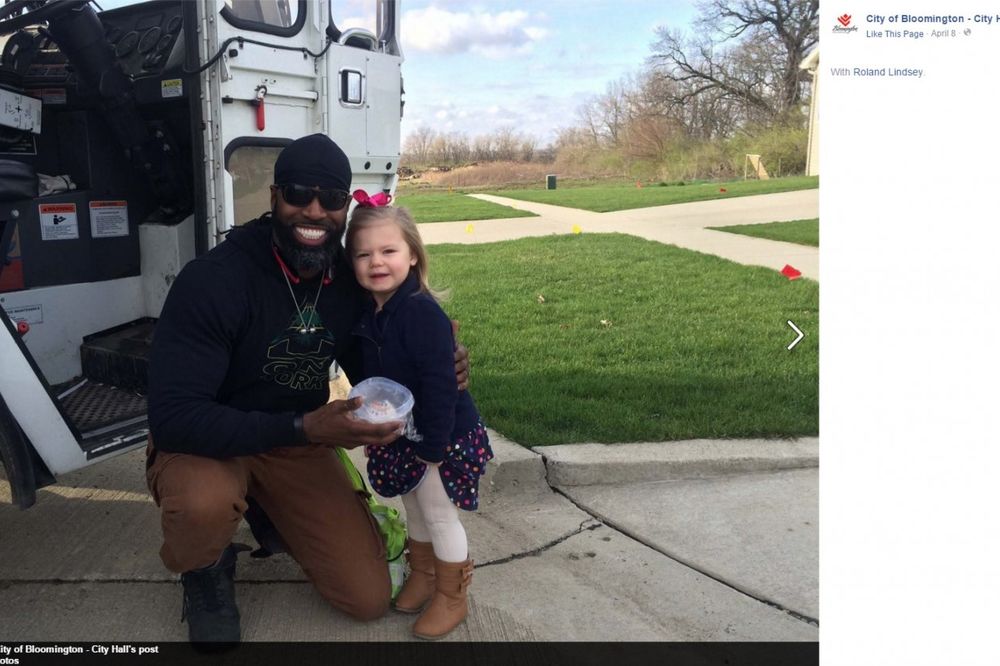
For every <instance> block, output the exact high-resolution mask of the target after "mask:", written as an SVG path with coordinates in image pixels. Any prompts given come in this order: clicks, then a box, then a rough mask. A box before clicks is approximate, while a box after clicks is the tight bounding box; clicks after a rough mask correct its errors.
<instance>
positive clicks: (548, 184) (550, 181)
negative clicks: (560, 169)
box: [545, 173, 556, 190]
mask: <svg viewBox="0 0 1000 666" xmlns="http://www.w3.org/2000/svg"><path fill="white" fill-rule="evenodd" d="M545 189H547V190H554V189H556V176H555V174H552V173H550V174H549V175H547V176H545Z"/></svg>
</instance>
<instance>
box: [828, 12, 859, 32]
mask: <svg viewBox="0 0 1000 666" xmlns="http://www.w3.org/2000/svg"><path fill="white" fill-rule="evenodd" d="M851 18H852V17H851V15H850V14H841V15H840V16H838V17H837V25H835V26H833V31H834V32H855V31H857V29H858V26H856V25H851Z"/></svg>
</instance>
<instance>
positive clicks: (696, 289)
mask: <svg viewBox="0 0 1000 666" xmlns="http://www.w3.org/2000/svg"><path fill="white" fill-rule="evenodd" d="M430 253H431V255H432V259H431V269H432V270H431V278H432V283H434V284H435V285H436V286H439V287H450V288H451V290H452V297H451V299H450V300H449V301H447V302H446V303H445V304H444V307H445V309H446V310H447V311H448V312H449V314H450V315H451V316H452V317H453V318H455V319H458V320H459V321H460V323H461V326H462V328H461V333H460V338H461V340H462V341H463V342H464V343H465V344H466V345H467V346H468V347H469V349H470V354H471V357H472V366H473V369H472V382H471V391H472V395H473V397H474V398H475V400H476V402H477V404H478V405H479V408H480V411H481V412H482V414H483V417H484V419H485V421H486V423H487V425H489V426H490V427H493V428H495V429H496V430H498V431H499V432H501V433H503V434H504V435H506V436H508V437H510V438H512V439H513V440H514V441H516V442H518V443H519V444H522V445H525V446H535V445H544V444H566V443H579V442H637V441H661V440H675V439H692V438H702V437H710V438H726V437H787V436H797V435H815V434H817V433H818V428H819V425H818V394H819V384H818V367H819V362H818V319H819V314H818V310H819V305H818V304H819V286H818V285H817V284H816V283H815V282H813V281H811V280H795V281H789V280H787V279H786V278H785V277H783V276H782V275H780V274H779V273H777V272H776V271H772V270H768V269H765V268H756V267H749V266H742V265H739V264H735V263H732V262H729V261H725V260H723V259H719V258H717V257H713V256H709V255H704V254H700V253H697V252H692V251H689V250H683V249H679V248H676V247H673V246H668V245H663V244H660V243H656V242H652V241H646V240H642V239H638V238H634V237H632V236H626V235H622V234H582V235H575V236H551V237H545V238H528V239H521V240H515V241H506V242H502V243H492V244H484V245H434V246H432V247H431V248H430ZM788 319H791V320H793V321H794V322H795V323H796V325H798V326H799V328H801V329H802V330H803V331H805V332H806V337H805V339H803V340H802V342H800V343H799V344H798V346H797V347H796V348H795V349H794V350H793V351H791V352H789V351H788V350H787V349H786V346H787V344H788V343H789V342H791V340H792V339H793V338H794V337H795V335H794V333H792V331H791V329H790V328H789V327H788V325H787V324H786V321H787V320H788Z"/></svg>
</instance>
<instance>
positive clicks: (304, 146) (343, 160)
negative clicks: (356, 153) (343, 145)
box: [274, 134, 351, 192]
mask: <svg viewBox="0 0 1000 666" xmlns="http://www.w3.org/2000/svg"><path fill="white" fill-rule="evenodd" d="M274 183H275V185H288V184H292V183H294V184H296V185H304V186H306V187H322V188H325V189H338V190H344V191H348V192H349V191H350V190H351V162H350V160H348V159H347V155H345V154H344V151H343V150H341V149H340V146H338V145H337V144H335V143H334V142H333V140H332V139H330V137H328V136H326V135H325V134H313V135H311V136H305V137H302V138H301V139H296V140H295V141H292V142H291V143H290V144H288V145H287V146H285V148H284V149H283V150H282V151H281V154H280V155H278V159H277V161H275V163H274Z"/></svg>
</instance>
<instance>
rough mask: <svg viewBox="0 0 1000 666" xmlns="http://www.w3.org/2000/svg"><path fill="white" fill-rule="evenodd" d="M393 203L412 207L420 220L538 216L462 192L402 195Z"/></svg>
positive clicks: (440, 220)
mask: <svg viewBox="0 0 1000 666" xmlns="http://www.w3.org/2000/svg"><path fill="white" fill-rule="evenodd" d="M393 204H394V205H396V206H404V207H406V208H409V209H410V213H412V214H413V219H415V220H416V221H417V222H418V223H422V222H452V221H456V220H495V219H500V218H506V217H537V216H536V215H535V214H534V213H529V212H527V211H523V210H517V209H515V208H510V207H509V206H501V205H499V204H495V203H490V202H488V201H481V200H479V199H474V198H472V197H468V196H465V195H463V194H458V193H455V194H450V193H441V192H435V193H432V194H422V193H421V194H416V193H413V194H400V195H399V196H398V197H396V198H395V199H394V200H393Z"/></svg>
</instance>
